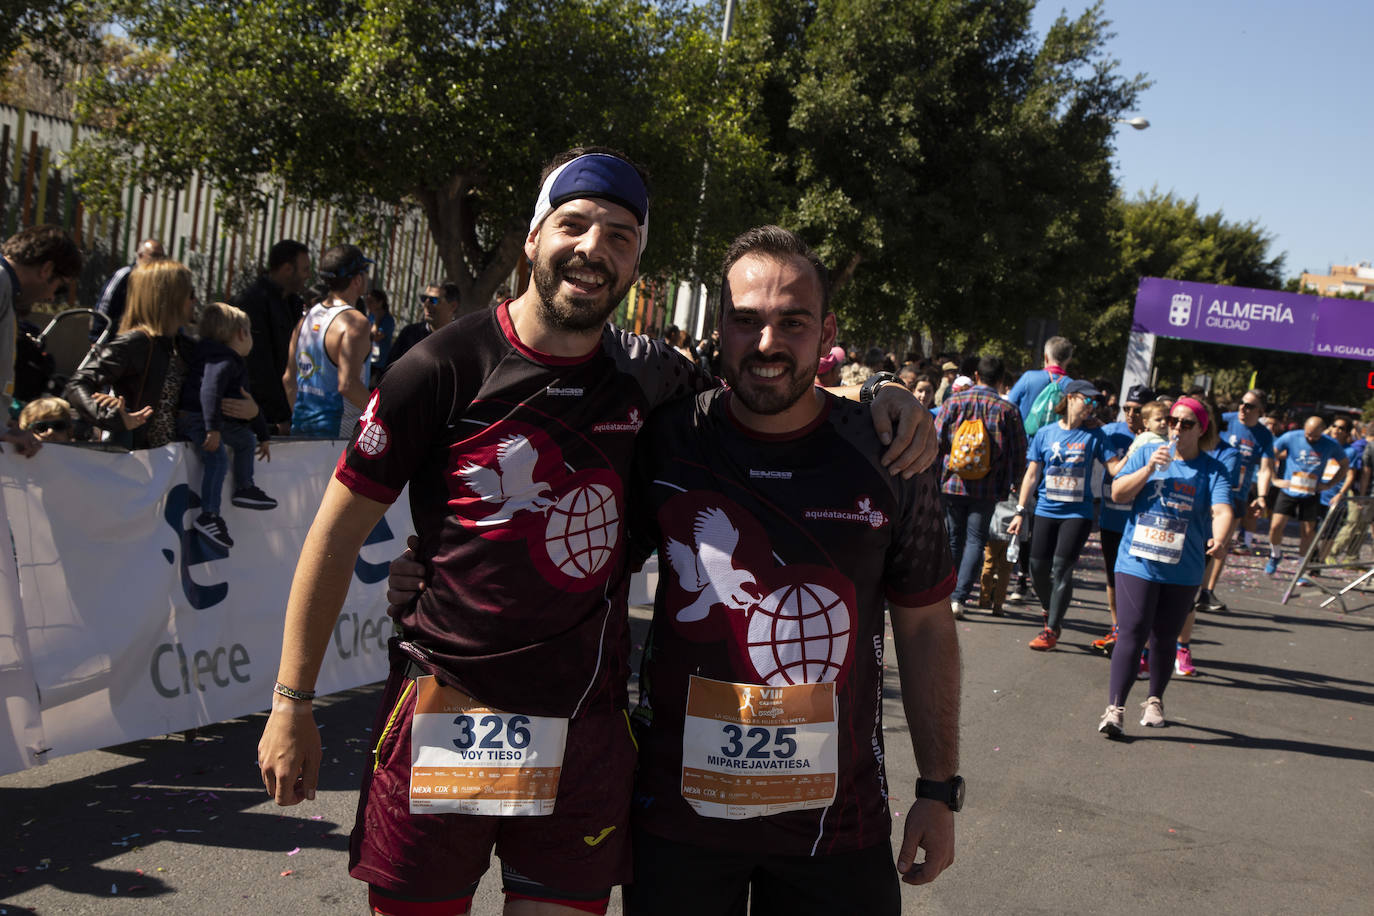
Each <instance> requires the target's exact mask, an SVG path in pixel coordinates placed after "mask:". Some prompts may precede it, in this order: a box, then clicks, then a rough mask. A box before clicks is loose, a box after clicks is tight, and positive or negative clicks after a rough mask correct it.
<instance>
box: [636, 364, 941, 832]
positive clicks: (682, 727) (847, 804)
mask: <svg viewBox="0 0 1374 916" xmlns="http://www.w3.org/2000/svg"><path fill="white" fill-rule="evenodd" d="M730 397H731V395H730V393H729V392H725V391H711V392H706V393H704V394H700V395H698V396H697V397H695V398H689V399H683V400H681V401H678V402H677V403H675V404H672V405H670V406H668V407H667V408H665V409H664V410H662V411H660V412H659V413H657V414H655V415H654V417H653V420H652V421H651V422H650V424H649V426H648V428H647V429H646V430H645V434H644V436H642V437H641V440H640V444H639V456H638V458H637V463H636V465H635V476H634V484H633V493H634V504H633V505H634V509H635V513H634V517H633V520H634V523H635V524H634V528H633V530H632V534H631V536H632V538H633V546H634V548H635V550H636V551H637V552H643V553H647V552H648V550H651V549H654V548H657V550H658V554H659V567H658V568H659V580H658V593H657V595H656V598H655V602H654V620H653V625H652V630H651V634H650V637H649V640H648V642H647V645H646V648H645V656H644V664H643V678H642V682H641V689H642V691H643V697H642V699H641V707H640V708H639V709H638V710H636V715H635V718H636V720H637V722H639V723H640V724H641V725H643V726H644V727H643V728H642V729H641V731H642V735H641V737H640V764H639V775H638V782H637V784H636V804H635V809H634V811H635V818H636V820H635V823H636V825H637V826H638V827H639V828H642V829H646V830H648V831H649V832H651V833H654V834H658V835H660V836H664V837H671V838H672V839H674V840H677V841H679V842H684V843H692V844H696V845H699V846H703V847H710V848H717V849H732V850H733V849H738V850H741V851H749V852H758V851H759V850H766V851H768V852H770V853H777V854H781V855H822V854H829V853H837V852H844V851H851V850H857V849H863V848H867V847H870V846H873V845H875V844H878V843H885V842H887V838H888V836H889V834H890V829H891V821H890V818H889V814H888V807H887V786H886V776H885V774H884V768H883V736H882V723H881V714H882V712H881V711H882V701H883V693H882V690H883V677H882V675H883V668H882V665H883V648H884V646H883V638H884V632H883V631H884V627H883V623H884V602H885V601H890V602H892V603H893V604H897V605H901V606H912V607H919V606H924V605H928V604H933V603H935V602H936V601H939V600H940V599H942V598H944V597H946V596H948V595H949V594H950V592H951V591H952V590H953V587H954V567H953V564H952V563H951V561H950V555H949V547H948V540H947V539H946V536H945V527H944V517H943V513H942V511H941V508H940V496H939V480H938V478H937V477H936V475H935V472H934V471H927V472H925V473H923V474H919V475H917V476H916V477H914V478H912V479H911V480H902V479H901V478H900V477H893V476H892V475H890V474H888V472H887V471H886V470H885V469H884V468H883V467H882V466H881V465H880V463H879V459H880V456H881V453H882V449H883V447H882V445H881V444H880V443H879V442H878V439H877V436H876V434H875V433H874V431H873V423H872V420H871V416H870V412H869V408H868V407H867V406H865V405H859V404H854V403H852V402H849V401H842V400H839V399H836V398H833V397H830V396H829V395H827V396H826V397H825V404H824V408H823V410H822V412H821V415H820V416H819V417H818V418H817V419H816V420H815V421H814V422H813V423H812V424H810V425H809V426H808V427H807V428H806V429H803V430H800V431H798V432H796V433H794V434H790V435H787V436H764V435H760V434H758V433H754V432H751V431H748V430H746V429H745V428H744V427H742V426H740V425H739V424H738V423H737V422H736V421H735V420H734V419H733V418H732V417H731V416H730V414H729V409H728V404H729V401H730ZM694 677H695V678H696V680H693V678H694ZM722 684H734V685H751V686H740V687H737V688H736V690H735V693H733V694H732V693H730V692H729V691H728V690H726V691H725V692H724V693H722V690H723V689H724V688H723V687H722ZM831 684H833V690H834V694H833V697H832V696H831V694H830V693H829V690H830V689H831V688H830V686H829V685H831ZM689 685H691V689H692V690H693V691H694V692H695V693H694V696H693V698H692V699H691V701H690V703H691V706H690V708H689V696H688V691H689ZM798 685H820V688H819V689H818V688H815V687H808V686H801V687H800V689H794V690H792V691H791V693H790V694H789V695H796V694H801V695H802V696H803V697H807V696H809V695H811V694H819V695H820V696H821V697H822V698H824V700H825V702H824V703H818V704H817V705H816V706H815V707H812V708H816V709H819V708H820V707H821V706H824V707H825V709H833V708H837V709H838V715H837V716H835V717H834V718H832V719H831V722H833V729H834V730H833V732H829V733H830V734H832V735H834V738H832V739H831V740H832V741H837V748H838V750H837V752H835V751H832V752H831V754H832V755H833V756H832V758H831V759H832V760H833V761H834V766H833V768H832V769H831V770H830V772H833V773H835V774H836V776H835V778H834V780H833V782H832V783H831V784H833V786H834V800H833V802H831V803H830V804H829V805H828V806H826V807H819V806H817V807H809V808H804V809H797V810H789V811H784V812H782V813H768V814H764V815H763V816H743V815H741V814H739V812H741V811H745V810H749V811H752V812H758V811H761V810H763V808H762V807H761V806H762V805H763V804H764V803H766V802H768V801H769V800H770V799H771V800H773V801H777V802H782V803H791V802H795V800H796V797H797V796H796V795H795V794H794V793H801V792H814V791H816V786H817V785H818V784H819V783H821V782H823V781H824V780H823V775H824V773H825V771H826V765H825V762H824V760H823V759H822V757H821V756H819V755H817V754H814V753H810V752H808V750H807V748H808V739H807V735H808V734H810V735H811V736H812V737H813V738H814V737H815V736H817V735H823V734H825V733H827V732H826V730H828V729H831V728H832V726H831V725H830V724H829V723H824V724H821V725H819V726H816V725H807V724H806V723H804V722H798V721H795V720H794V719H792V718H788V716H790V715H792V714H793V713H795V711H796V710H795V708H794V709H792V710H791V711H790V712H789V711H788V710H787V709H786V708H784V706H783V705H782V703H783V701H782V700H780V699H779V700H777V701H776V703H774V705H773V706H771V707H770V705H769V703H770V702H772V701H773V698H774V697H780V696H781V695H782V694H783V691H782V690H779V689H777V688H797V687H798ZM811 699H812V700H814V699H816V698H815V697H814V696H813V697H811ZM807 702H809V700H808V701H807ZM716 713H719V714H720V717H719V718H718V719H714V718H711V717H712V716H713V715H715V714H716ZM770 716H771V717H773V718H770ZM734 717H743V718H741V719H738V720H736V719H735V718H734ZM732 721H735V722H736V724H732ZM808 730H809V731H808ZM812 743H814V741H813V742H812ZM685 745H687V746H690V748H691V749H690V750H687V751H684V746H685ZM689 758H690V759H689ZM722 773H723V774H725V777H724V779H725V780H728V781H730V782H731V785H730V788H728V789H726V788H723V786H724V785H725V782H724V781H722V776H721V775H720V774H722ZM727 793H734V794H733V795H732V796H731V797H734V798H736V799H737V800H738V801H739V802H740V804H737V805H733V806H729V805H726V804H724V803H723V800H724V799H725V797H726V794H727ZM685 796H692V797H693V802H692V803H690V804H689V802H688V801H687V799H686V797H685ZM807 804H814V802H813V801H808V802H807ZM727 810H730V811H733V812H734V813H733V814H730V815H727V813H726V812H727ZM706 812H713V813H706Z"/></svg>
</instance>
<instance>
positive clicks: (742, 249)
mask: <svg viewBox="0 0 1374 916" xmlns="http://www.w3.org/2000/svg"><path fill="white" fill-rule="evenodd" d="M751 254H752V255H762V256H763V257H767V258H772V259H773V260H775V261H785V260H787V259H788V258H793V257H796V258H801V259H802V260H803V261H805V262H806V263H808V264H810V265H811V269H812V270H814V271H815V272H816V280H817V281H818V282H819V283H820V285H821V315H822V316H824V315H825V314H826V312H828V311H830V272H829V271H828V270H826V269H825V265H824V264H822V263H821V259H820V256H819V255H817V254H816V252H815V251H813V250H811V246H810V245H808V244H806V242H805V241H803V240H802V237H801V236H799V235H797V234H796V233H795V232H790V231H788V230H786V229H784V228H782V227H781V226H755V227H754V228H753V229H746V230H745V231H744V232H742V233H740V234H739V235H737V236H736V237H735V240H734V241H733V242H731V243H730V247H729V248H728V249H727V250H726V252H725V260H723V261H722V262H721V265H720V313H721V315H722V316H724V314H725V307H726V306H727V305H730V304H732V300H731V299H730V280H729V276H730V268H732V267H734V266H735V264H736V263H737V262H738V261H739V260H740V259H741V258H743V257H744V256H745V255H751ZM879 354H880V357H879V358H880V359H882V358H885V356H886V355H885V354H882V351H881V350H879Z"/></svg>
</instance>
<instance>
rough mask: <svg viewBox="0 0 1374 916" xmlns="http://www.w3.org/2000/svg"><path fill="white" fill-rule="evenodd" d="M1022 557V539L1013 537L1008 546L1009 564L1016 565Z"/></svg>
mask: <svg viewBox="0 0 1374 916" xmlns="http://www.w3.org/2000/svg"><path fill="white" fill-rule="evenodd" d="M1020 557H1021V539H1020V538H1019V537H1013V538H1012V539H1011V543H1010V544H1008V545H1007V562H1008V563H1011V564H1015V563H1016V561H1017V560H1018V559H1020Z"/></svg>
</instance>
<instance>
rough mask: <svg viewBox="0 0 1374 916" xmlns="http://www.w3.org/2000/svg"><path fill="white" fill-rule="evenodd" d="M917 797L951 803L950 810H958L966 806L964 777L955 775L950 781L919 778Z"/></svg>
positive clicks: (917, 781)
mask: <svg viewBox="0 0 1374 916" xmlns="http://www.w3.org/2000/svg"><path fill="white" fill-rule="evenodd" d="M916 797H917V798H929V799H931V800H932V801H939V802H944V803H945V804H947V805H949V810H951V811H958V810H959V809H961V808H963V807H964V777H962V776H955V777H954V778H953V779H951V780H949V781H948V782H939V781H937V780H934V779H918V780H916Z"/></svg>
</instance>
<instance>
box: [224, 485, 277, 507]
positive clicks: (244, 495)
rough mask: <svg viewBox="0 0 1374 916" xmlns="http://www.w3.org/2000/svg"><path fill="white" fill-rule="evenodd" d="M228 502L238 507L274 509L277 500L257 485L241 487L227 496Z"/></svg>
mask: <svg viewBox="0 0 1374 916" xmlns="http://www.w3.org/2000/svg"><path fill="white" fill-rule="evenodd" d="M229 502H230V503H232V504H233V505H235V506H238V507H239V508H240V509H263V510H267V509H275V508H277V501H276V500H275V499H273V498H272V497H270V496H268V495H267V494H266V493H264V492H262V490H259V489H258V488H257V487H241V488H240V489H237V490H235V491H234V495H233V496H231V497H229Z"/></svg>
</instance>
